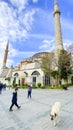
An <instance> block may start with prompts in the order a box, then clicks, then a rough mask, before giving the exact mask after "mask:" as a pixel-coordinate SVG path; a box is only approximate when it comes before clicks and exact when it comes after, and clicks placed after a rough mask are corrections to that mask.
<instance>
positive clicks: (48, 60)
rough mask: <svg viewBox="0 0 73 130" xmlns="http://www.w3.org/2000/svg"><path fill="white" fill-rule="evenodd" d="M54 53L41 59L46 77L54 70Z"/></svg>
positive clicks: (47, 54)
mask: <svg viewBox="0 0 73 130" xmlns="http://www.w3.org/2000/svg"><path fill="white" fill-rule="evenodd" d="M52 60H53V53H46V54H45V55H44V56H43V57H42V59H41V68H42V70H43V72H44V74H45V75H50V74H51V70H52Z"/></svg>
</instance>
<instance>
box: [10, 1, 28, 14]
mask: <svg viewBox="0 0 73 130" xmlns="http://www.w3.org/2000/svg"><path fill="white" fill-rule="evenodd" d="M10 2H11V3H12V5H13V6H14V7H16V8H17V9H18V11H19V12H21V11H22V10H23V9H25V7H26V5H27V4H28V0H10Z"/></svg>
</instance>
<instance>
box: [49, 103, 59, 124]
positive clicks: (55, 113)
mask: <svg viewBox="0 0 73 130" xmlns="http://www.w3.org/2000/svg"><path fill="white" fill-rule="evenodd" d="M60 108H61V102H55V104H54V105H53V106H52V110H51V114H50V117H51V120H52V121H54V126H57V125H58V124H59V122H60Z"/></svg>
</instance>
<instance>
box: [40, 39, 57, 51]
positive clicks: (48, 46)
mask: <svg viewBox="0 0 73 130" xmlns="http://www.w3.org/2000/svg"><path fill="white" fill-rule="evenodd" d="M39 49H40V50H44V51H46V50H47V51H53V50H54V49H55V40H54V38H53V39H51V40H43V43H42V45H41V46H40V47H39Z"/></svg>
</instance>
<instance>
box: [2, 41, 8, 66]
mask: <svg viewBox="0 0 73 130" xmlns="http://www.w3.org/2000/svg"><path fill="white" fill-rule="evenodd" d="M8 48H9V42H8V43H7V45H6V49H5V53H4V59H3V68H6V62H7V56H8Z"/></svg>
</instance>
